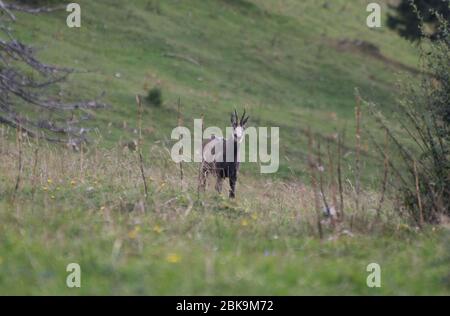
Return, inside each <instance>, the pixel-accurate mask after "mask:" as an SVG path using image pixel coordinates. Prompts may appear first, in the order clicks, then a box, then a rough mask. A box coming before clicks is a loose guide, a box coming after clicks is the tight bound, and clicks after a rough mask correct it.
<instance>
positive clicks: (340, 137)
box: [337, 131, 345, 220]
mask: <svg viewBox="0 0 450 316" xmlns="http://www.w3.org/2000/svg"><path fill="white" fill-rule="evenodd" d="M344 138H345V131H344V132H342V135H341V134H339V135H338V164H337V173H338V186H339V199H340V203H339V215H340V219H341V220H343V219H344V214H345V212H344V188H343V186H342V169H341V165H342V143H343V142H344Z"/></svg>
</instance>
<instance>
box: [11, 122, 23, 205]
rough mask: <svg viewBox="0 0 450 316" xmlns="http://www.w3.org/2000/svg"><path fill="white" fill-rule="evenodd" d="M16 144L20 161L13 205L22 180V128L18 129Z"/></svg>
mask: <svg viewBox="0 0 450 316" xmlns="http://www.w3.org/2000/svg"><path fill="white" fill-rule="evenodd" d="M16 143H17V150H18V152H19V157H18V158H19V159H18V166H17V178H16V184H15V186H14V194H13V197H12V200H13V203H14V201H15V200H16V194H17V191H18V190H19V187H20V181H21V179H22V165H23V161H22V131H21V130H20V127H18V128H17V134H16Z"/></svg>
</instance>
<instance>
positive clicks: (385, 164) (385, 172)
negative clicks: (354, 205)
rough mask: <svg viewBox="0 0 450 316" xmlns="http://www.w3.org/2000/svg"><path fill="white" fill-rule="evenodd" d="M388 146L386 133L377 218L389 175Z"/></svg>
mask: <svg viewBox="0 0 450 316" xmlns="http://www.w3.org/2000/svg"><path fill="white" fill-rule="evenodd" d="M388 145H389V136H388V133H387V131H386V133H385V138H384V153H383V156H384V162H383V180H382V182H381V190H380V191H381V195H380V201H379V202H378V207H377V217H378V218H380V215H381V208H382V207H383V202H384V196H385V194H386V186H387V180H388V174H389V153H388Z"/></svg>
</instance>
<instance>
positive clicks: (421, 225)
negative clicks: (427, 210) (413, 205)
mask: <svg viewBox="0 0 450 316" xmlns="http://www.w3.org/2000/svg"><path fill="white" fill-rule="evenodd" d="M414 177H415V180H416V195H417V204H418V205H419V226H420V227H421V228H422V227H423V222H424V220H423V210H422V199H421V197H420V187H419V175H418V173H417V163H416V161H415V160H414Z"/></svg>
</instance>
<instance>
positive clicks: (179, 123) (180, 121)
mask: <svg viewBox="0 0 450 316" xmlns="http://www.w3.org/2000/svg"><path fill="white" fill-rule="evenodd" d="M177 113H178V119H177V125H178V127H180V126H182V125H183V118H182V117H181V100H180V98H178V110H177ZM183 177H184V173H183V161H180V181H181V189H183Z"/></svg>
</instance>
